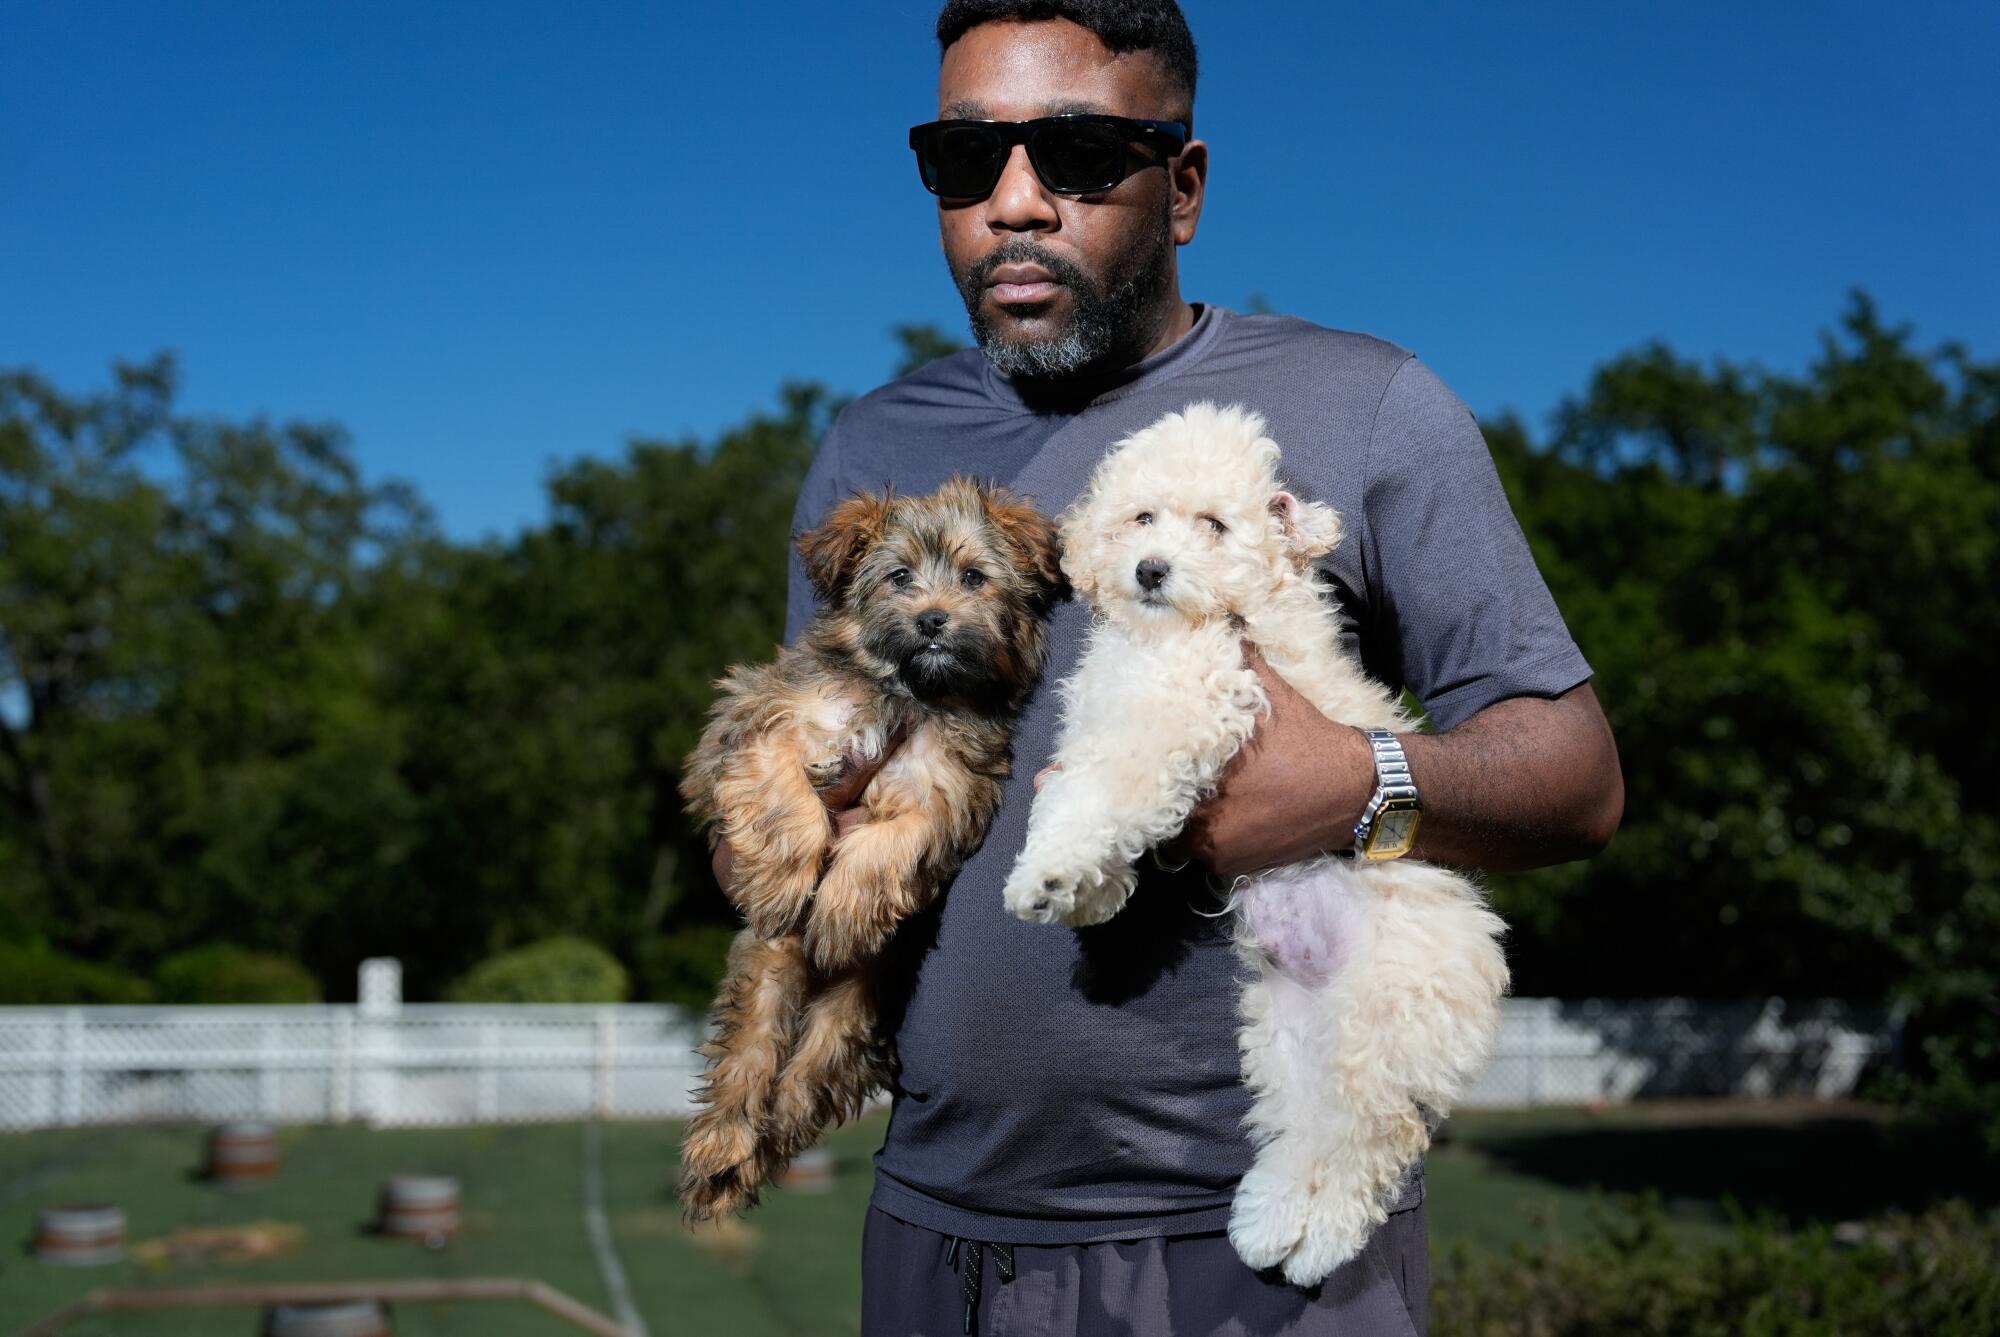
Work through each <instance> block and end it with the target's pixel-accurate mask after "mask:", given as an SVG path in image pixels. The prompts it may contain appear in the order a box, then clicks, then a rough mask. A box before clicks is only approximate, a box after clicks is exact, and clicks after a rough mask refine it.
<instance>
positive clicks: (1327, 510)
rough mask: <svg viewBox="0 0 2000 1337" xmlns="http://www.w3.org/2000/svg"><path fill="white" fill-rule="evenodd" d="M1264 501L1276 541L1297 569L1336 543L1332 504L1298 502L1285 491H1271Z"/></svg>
mask: <svg viewBox="0 0 2000 1337" xmlns="http://www.w3.org/2000/svg"><path fill="white" fill-rule="evenodd" d="M1267 504H1268V507H1269V509H1270V512H1271V524H1272V527H1273V528H1274V529H1276V530H1277V533H1278V541H1279V542H1280V543H1282V544H1283V545H1284V547H1285V552H1286V553H1287V554H1288V555H1289V556H1290V557H1291V559H1292V563H1293V564H1294V565H1295V566H1297V567H1299V568H1300V569H1301V570H1303V569H1304V568H1305V566H1306V564H1307V563H1309V562H1311V561H1312V559H1313V558H1315V557H1324V556H1325V555H1326V554H1328V553H1330V552H1332V551H1333V548H1334V545H1335V544H1336V543H1339V542H1340V517H1339V516H1337V515H1335V514H1334V513H1333V507H1331V506H1327V505H1324V504H1322V503H1320V502H1317V501H1300V500H1299V499H1298V498H1297V497H1294V496H1293V495H1292V494H1291V493H1289V492H1274V493H1272V494H1271V500H1270V502H1269V503H1267Z"/></svg>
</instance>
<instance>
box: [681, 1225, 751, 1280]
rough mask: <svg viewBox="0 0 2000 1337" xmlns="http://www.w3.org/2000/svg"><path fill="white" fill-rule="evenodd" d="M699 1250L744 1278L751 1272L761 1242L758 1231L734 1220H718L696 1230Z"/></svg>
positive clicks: (695, 1237)
mask: <svg viewBox="0 0 2000 1337" xmlns="http://www.w3.org/2000/svg"><path fill="white" fill-rule="evenodd" d="M694 1242H695V1246H696V1247H697V1248H699V1249H700V1250H701V1251H702V1252H703V1253H705V1254H707V1255H708V1256H709V1257H710V1258H713V1259H714V1260H715V1261H716V1262H718V1263H720V1264H722V1266H723V1267H724V1268H725V1269H727V1270H728V1271H730V1272H732V1273H735V1274H736V1275H737V1276H742V1275H744V1274H745V1273H747V1272H749V1270H750V1264H751V1262H752V1260H754V1259H755V1258H756V1256H757V1248H758V1245H759V1244H760V1243H761V1239H760V1237H759V1235H758V1233H757V1231H756V1230H754V1229H753V1228H751V1227H750V1226H747V1225H745V1224H743V1222H741V1221H739V1220H737V1219H736V1218H735V1217H733V1216H722V1217H717V1218H716V1219H715V1220H713V1221H710V1222H709V1223H707V1224H706V1225H701V1226H696V1227H695V1231H694Z"/></svg>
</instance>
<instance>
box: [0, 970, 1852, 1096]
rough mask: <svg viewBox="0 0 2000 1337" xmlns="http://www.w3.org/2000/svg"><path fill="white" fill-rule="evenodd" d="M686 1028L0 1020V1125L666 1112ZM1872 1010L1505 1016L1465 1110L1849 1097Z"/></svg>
mask: <svg viewBox="0 0 2000 1337" xmlns="http://www.w3.org/2000/svg"><path fill="white" fill-rule="evenodd" d="M701 1034H702V1027H701V1021H700V1018H698V1017H695V1016H693V1015H691V1014H689V1013H686V1012H684V1011H682V1010H680V1009H677V1008H672V1007H663V1006H655V1005H649V1004H625V1005H621V1006H616V1007H594V1006H575V1007H554V1006H549V1007H544V1006H511V1005H485V1004H438V1005H415V1006H394V1007H391V1008H388V1009H383V1008H379V1007H377V1008H357V1007H346V1006H324V1007H321V1006H313V1007H72V1008H0V1129H31V1128H49V1127H60V1126H65V1125H75V1124H108V1123H133V1122H141V1121H148V1120H166V1119H190V1120H206V1121H213V1120H224V1119H249V1118H255V1119H269V1120H275V1121H278V1122H282V1123H317V1122H335V1123H340V1122H347V1121H362V1122H366V1123H371V1124H377V1125H421V1124H473V1123H499V1122H510V1121H533V1120H556V1119H581V1118H592V1117H595V1118H608V1119H648V1118H667V1117H672V1116H676V1115H680V1114H685V1113H686V1112H687V1111H688V1109H689V1102H690V1095H691V1092H692V1089H693V1087H694V1085H695V1083H696V1081H697V1080H698V1078H699V1075H700V1072H701V1066H702V1063H701V1059H700V1057H699V1056H698V1055H697V1054H696V1053H695V1046H696V1045H697V1044H698V1043H699V1042H700V1040H701ZM1889 1046H1890V1030H1889V1027H1888V1025H1887V1022H1886V1020H1885V1018H1884V1017H1883V1016H1882V1015H1881V1014H1880V1013H1879V1012H1875V1013H1869V1012H1865V1011H1857V1010H1855V1009H1852V1008H1849V1007H1846V1006H1844V1005H1841V1004H1837V1003H1813V1004H1806V1005H1797V1004H1793V1005H1789V1006H1788V1005H1787V1004H1785V1003H1783V1002H1781V1001H1777V1000H1773V1001H1771V1002H1768V1003H1764V1004H1761V1005H1759V1004H1752V1005H1745V1006H1740V1007H1738V1006H1730V1005H1717V1004H1711V1003H1699V1002H1690V1001H1687V1000H1681V999H1665V1000H1654V1001H1645V1002H1591V1001H1581V1002H1571V1001H1564V1000H1557V999H1541V998H1516V999H1509V1000H1507V1004H1506V1015H1505V1019H1504V1022H1503V1025H1502V1030H1501V1037H1500V1043H1499V1046H1498V1050H1497V1052H1496V1054H1495V1056H1494V1059H1493V1062H1492V1065H1491V1066H1490V1068H1489V1069H1488V1070H1487V1073H1486V1075H1485V1077H1484V1078H1483V1079H1482V1080H1481V1081H1480V1083H1479V1085H1478V1086H1477V1088H1476V1089H1475V1090H1474V1091H1473V1092H1472V1094H1471V1097H1470V1099H1468V1100H1467V1101H1466V1102H1465V1104H1467V1105H1471V1106H1514V1105H1551V1104H1564V1105H1568V1104H1584V1103H1590V1102H1594V1101H1624V1100H1632V1099H1643V1098H1648V1097H1654V1096H1682V1095H1720V1096H1727V1095H1744V1096H1773V1095H1804V1096H1817V1097H1832V1096H1839V1095H1845V1094H1848V1093H1849V1092H1851V1091H1853V1090H1854V1088H1855V1085H1856V1083H1857V1081H1859V1080H1860V1078H1861V1077H1862V1075H1863V1074H1864V1072H1865V1071H1866V1070H1867V1068H1868V1066H1869V1065H1870V1064H1871V1063H1874V1062H1876V1061H1878V1060H1879V1059H1880V1058H1881V1057H1882V1056H1883V1055H1884V1054H1885V1053H1886V1052H1887V1050H1888V1049H1889Z"/></svg>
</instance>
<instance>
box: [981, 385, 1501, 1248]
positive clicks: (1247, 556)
mask: <svg viewBox="0 0 2000 1337" xmlns="http://www.w3.org/2000/svg"><path fill="white" fill-rule="evenodd" d="M1277 464H1278V447H1277V446H1276V445H1275V444H1274V443H1273V442H1272V441H1271V440H1270V439H1269V438H1268V437H1267V436H1266V435H1265V426H1264V421H1263V419H1261V418H1260V417H1258V416H1257V415H1256V414H1254V413H1249V412H1247V411H1245V410H1242V409H1240V408H1228V409H1218V408H1216V407H1214V406H1213V405H1209V404H1196V405H1193V406H1191V407H1190V408H1188V409H1187V410H1186V411H1185V412H1183V413H1174V414H1168V415H1167V416H1166V417H1164V418H1162V419H1161V420H1160V421H1158V422H1156V423H1154V424H1153V425H1152V426H1150V427H1147V428H1145V429H1144V430H1142V431H1140V432H1138V433H1135V434H1134V435H1133V436H1131V437H1128V438H1127V439H1126V440H1125V441H1123V442H1121V443H1120V444H1119V445H1118V446H1117V447H1116V448H1114V450H1113V451H1112V453H1111V454H1109V455H1108V456H1107V457H1106V458H1105V459H1104V460H1103V462H1102V463H1101V464H1100V465H1099V466H1098V469H1097V472H1096V474H1095V475H1094V476H1093V478H1092V480H1091V484H1090V487H1089V489H1088V490H1087V491H1086V492H1085V494H1084V496H1083V498H1082V499H1081V500H1080V501H1078V502H1077V504H1076V505H1075V506H1074V507H1073V508H1072V509H1071V510H1070V511H1069V512H1068V513H1066V514H1065V515H1064V517H1063V521H1062V536H1063V544H1064V552H1063V566H1064V569H1065V570H1066V571H1067V573H1068V574H1069V577H1070V580H1071V581H1072V582H1073V583H1074V585H1075V587H1076V589H1077V591H1078V592H1079V593H1081V594H1083V595H1085V596H1086V597H1088V598H1089V599H1090V600H1091V601H1092V603H1093V604H1094V606H1095V608H1096V612H1097V617H1096V620H1095V622H1094V623H1093V625H1092V628H1091V633H1090V641H1089V644H1088V646H1087V647H1086V649H1085V651H1084V655H1083V659H1082V661H1081V663H1080V664H1079V665H1078V667H1077V670H1076V672H1075V674H1074V675H1073V676H1072V677H1070V678H1069V679H1068V680H1066V681H1065V682H1064V683H1063V684H1062V686H1061V691H1062V696H1063V703H1064V718H1063V726H1062V733H1061V736H1060V738H1059V740H1058V742H1057V747H1056V756H1055V760H1056V761H1057V762H1058V763H1059V764H1060V769H1058V770H1056V771H1054V772H1053V773H1052V774H1051V775H1050V777H1049V779H1048V783H1047V785H1046V786H1045V787H1044V788H1043V790H1042V791H1041V793H1040V794H1039V795H1038V796H1037V797H1036V800H1035V806H1034V810H1033V812H1032V814H1031V815H1030V818H1029V823H1028V837H1027V842H1026V844H1025V846H1024V848H1023V850H1022V853H1021V856H1020V858H1019V860H1018V861H1017V862H1016V864H1015V866H1014V870H1013V873H1012V874H1011V876H1010V877H1009V879H1008V882H1007V887H1006V892H1005V895H1006V901H1007V906H1008V908H1009V909H1010V910H1012V911H1013V912H1014V913H1015V914H1017V915H1019V916H1020V917H1022V918H1024V919H1028V920H1032V921H1039V922H1044V923H1047V922H1056V921H1060V922H1062V923H1067V924H1072V925H1083V924H1095V923H1099V922H1101V921H1103V920H1105V919H1108V918H1110V917H1111V916H1112V915H1114V914H1116V913H1117V912H1118V910H1119V909H1120V907H1122V906H1123V905H1124V903H1125V900H1126V898H1127V897H1128V896H1129V895H1130V894H1131V891H1132V887H1133V884H1134V881H1135V874H1134V871H1133V861H1134V860H1135V859H1137V858H1138V857H1139V856H1140V855H1141V854H1143V853H1145V852H1146V851H1147V850H1148V849H1150V848H1152V847H1154V846H1156V845H1158V844H1160V843H1161V842H1163V841H1165V840H1168V839H1170V838H1172V837H1173V836H1175V835H1177V834H1178V833H1179V832H1180V830H1181V828H1182V826H1183V825H1185V823H1186V822H1187V819H1188V815H1189V812H1190V811H1191V810H1192V809H1193V807H1194V806H1195V804H1196V803H1198V802H1200V801H1201V799H1203V798H1204V797H1206V796H1207V795H1208V794H1210V793H1212V792H1213V791H1214V788H1215V785H1216V782H1217V779H1218V778H1219V777H1220V775H1221V773H1222V770H1223V767H1224V766H1225V765H1226V764H1227V763H1228V762H1229V760H1230V759H1231V758H1232V757H1234V756H1235V755H1236V753H1237V751H1238V750H1239V749H1240V748H1241V747H1242V746H1243V744H1244V743H1245V742H1246V741H1247V740H1248V739H1249V737H1250V735H1251V734H1252V732H1253V731H1254V730H1255V729H1256V726H1257V718H1258V716H1259V715H1260V714H1261V713H1263V712H1264V711H1265V710H1266V709H1268V705H1269V702H1268V699H1267V698H1266V696H1265V693H1264V690H1263V686H1262V684H1261V683H1260V681H1259V680H1258V677H1257V674H1256V673H1255V672H1254V671H1253V670H1252V669H1251V668H1249V667H1248V666H1247V665H1246V664H1245V663H1244V659H1243V653H1242V642H1243V641H1245V640H1248V641H1250V642H1252V643H1253V644H1255V645H1256V646H1257V647H1258V648H1259V650H1260V651H1261V652H1262V654H1263V655H1264V658H1265V660H1266V661H1267V662H1268V663H1269V664H1270V666H1271V667H1272V668H1273V669H1274V670H1275V671H1276V672H1277V673H1278V674H1279V675H1280V676H1282V677H1283V678H1284V679H1285V680H1286V681H1287V682H1289V683H1291V684H1292V685H1293V686H1294V687H1296V688H1297V689H1298V690H1299V692H1300V693H1301V694H1303V695H1304V696H1305V697H1306V698H1307V699H1308V700H1310V701H1311V702H1312V703H1313V705H1314V706H1316V707H1317V708H1318V709H1319V710H1320V711H1321V712H1322V713H1323V714H1325V715H1326V716H1327V717H1328V718H1330V719H1334V720H1338V721H1340V722H1342V723H1345V724H1351V725H1354V726H1356V727H1358V728H1383V729H1391V730H1402V731H1407V730H1409V729H1410V728H1411V727H1412V723H1411V720H1410V718H1409V717H1408V716H1407V715H1406V714H1404V712H1403V710H1402V708H1401V707H1400V705H1399V704H1398V703H1397V700H1396V698H1395V697H1394V696H1393V695H1392V694H1391V693H1390V692H1389V691H1388V690H1387V689H1386V688H1384V687H1383V686H1382V685H1381V684H1379V683H1375V682H1371V681H1369V680H1368V679H1367V678H1366V677H1364V676H1363V674H1362V673H1361V670H1360V668H1359V666H1358V665H1357V664H1355V663H1354V662H1352V661H1351V660H1350V659H1349V658H1348V657H1347V656H1346V655H1344V654H1343V653H1341V651H1340V648H1339V646H1340V641H1339V624H1338V620H1337V610H1336V609H1335V607H1334V606H1333V604H1332V603H1331V602H1330V601H1329V600H1328V599H1326V598H1324V597H1323V596H1322V595H1321V594H1320V592H1319V590H1318V588H1317V586H1316V584H1315V582H1314V580H1313V577H1312V566H1311V564H1312V560H1313V559H1314V558H1316V557H1319V556H1321V555H1323V554H1325V553H1328V552H1331V551H1332V550H1333V547H1334V545H1335V544H1336V543H1337V542H1338V541H1339V537H1340V525H1339V520H1338V518H1337V517H1336V516H1335V515H1334V513H1333V511H1332V510H1330V509H1329V508H1328V507H1326V506H1323V505H1319V504H1316V503H1310V502H1303V501H1300V500H1298V499H1297V498H1295V497H1294V496H1292V494H1291V493H1289V492H1287V491H1285V490H1284V489H1283V488H1282V486H1281V485H1280V483H1279V481H1278V475H1277ZM1230 905H1231V909H1232V911H1233V915H1234V925H1235V931H1236V937H1237V942H1238V946H1239V951H1240V952H1241V954H1242V957H1243V962H1244V965H1245V972H1246V976H1247V982H1246V984H1245V986H1244V991H1243V994H1242V1001H1241V1018H1242V1022H1243V1028H1242V1031H1241V1032H1240V1042H1241V1047H1242V1053H1243V1073H1244V1078H1245V1080H1246V1081H1247V1082H1248V1083H1249V1085H1250V1087H1251V1089H1252V1092H1253V1095H1254V1100H1253V1103H1252V1106H1251V1111H1250V1115H1249V1119H1248V1122H1249V1125H1250V1132H1251V1135H1252V1138H1253V1140H1254V1142H1255V1143H1256V1146H1257V1155H1256V1159H1255V1161H1254V1162H1253V1163H1252V1165H1251V1168H1250V1170H1249V1172H1248V1173H1247V1174H1246V1175H1245V1176H1244V1178H1243V1182H1242V1184H1241V1185H1240V1186H1239V1187H1238V1189H1237V1193H1236V1200H1235V1203H1234V1205H1233V1207H1232V1209H1231V1215H1230V1224H1229V1236H1230V1240H1231V1242H1232V1243H1233V1244H1234V1245H1235V1247H1236V1250H1237V1252H1238V1253H1239V1254H1240V1255H1241V1256H1242V1258H1243V1260H1244V1261H1245V1262H1247V1263H1249V1264H1250V1265H1251V1266H1252V1267H1256V1268H1266V1267H1274V1266H1276V1267H1281V1268H1282V1269H1283V1271H1284V1275H1285V1277H1286V1278H1287V1279H1288V1280H1290V1281H1292V1282H1294V1283H1296V1284H1299V1285H1311V1284H1313V1283H1315V1282H1318V1281H1320V1280H1322V1279H1323V1278H1325V1277H1326V1276H1327V1275H1328V1274H1329V1273H1330V1272H1332V1271H1333V1269H1334V1268H1335V1267H1337V1266H1339V1265H1340V1264H1341V1263H1343V1262H1345V1261H1346V1260H1348V1259H1349V1258H1352V1257H1354V1256H1355V1255H1356V1254H1357V1253H1358V1252H1359V1251H1360V1250H1361V1248H1362V1246H1363V1245H1364V1244H1365V1243H1366V1242H1367V1239H1368V1236H1369V1234H1370V1233H1371V1232H1372V1231H1373V1229H1374V1228H1375V1227H1376V1226H1377V1225H1379V1224H1380V1223H1381V1222H1382V1221H1383V1220H1384V1218H1385V1217H1386V1215H1387V1207H1388V1205H1389V1204H1390V1202H1392V1201H1393V1199H1394V1197H1395V1196H1396V1193H1397V1191H1398V1190H1399V1189H1400V1187H1401V1185H1402V1182H1403V1179H1404V1177H1405V1176H1406V1175H1407V1174H1408V1172H1409V1170H1410V1168H1411V1167H1412V1165H1414V1163H1415V1162H1416V1160H1417V1158H1418V1157H1419V1156H1421V1155H1422V1154H1423V1151H1424V1149H1425V1147H1426V1146H1428V1145H1429V1140H1430V1129H1431V1127H1432V1124H1431V1123H1430V1121H1429V1119H1428V1118H1427V1117H1426V1112H1427V1111H1428V1112H1429V1114H1430V1115H1431V1116H1432V1117H1436V1116H1441V1115H1443V1114H1444V1113H1445V1112H1447V1111H1448V1110H1449V1109H1450V1107H1451V1105H1452V1104H1453V1102H1454V1101H1455V1100H1456V1099H1457V1097H1458V1095H1459V1094H1460V1093H1461V1092H1462V1091H1463V1089H1464V1087H1465V1086H1466V1084H1467V1083H1469V1082H1470V1081H1471V1080H1472V1078H1473V1077H1474V1076H1475V1075H1476V1074H1477V1072H1478V1071H1479V1069H1480V1067H1481V1066H1482V1065H1483V1064H1484V1062H1485V1059H1486V1057H1487V1055H1488V1054H1489V1053H1490V1052H1491V1048H1492V1044H1493V1039H1494V1035H1495V1033H1496V1031H1497V1030H1498V1026H1499V1011H1500V998H1501V995H1502V994H1504V993H1505V992H1506V988H1507V966H1506V960H1505V957H1504V956H1503V955H1502V953H1501V950H1500V945H1499V941H1498V939H1499V935H1500V932H1501V928H1502V926H1501V923H1500V920H1499V919H1498V918H1497V917H1496V916H1495V915H1494V914H1493V913H1492V912H1491V911H1490V910H1488V909H1487V908H1486V906H1485V903H1484V901H1483V900H1482V899H1481V897H1480V894H1479V891H1478V889H1477V888H1476V887H1475V886H1473V884H1472V883H1471V882H1469V881H1468V880H1467V879H1465V878H1463V877H1461V876H1459V875H1458V874H1456V873H1453V872H1450V871H1448V870H1446V869H1442V868H1437V867H1432V866H1429V865H1426V864H1422V863H1418V862H1416V861H1414V860H1410V859H1402V860H1397V861H1394V862H1386V863H1368V862H1362V861H1349V860H1344V859H1334V858H1320V859H1315V860H1312V861H1310V862H1307V863H1303V864H1298V865H1294V866H1292V867H1288V868H1280V869H1276V870H1273V871H1271V872H1268V873H1263V874H1259V875H1257V876H1256V877H1253V878H1244V879H1238V882H1237V885H1236V888H1235V891H1234V894H1233V895H1232V897H1231V900H1230Z"/></svg>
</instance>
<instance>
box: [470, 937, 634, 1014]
mask: <svg viewBox="0 0 2000 1337" xmlns="http://www.w3.org/2000/svg"><path fill="white" fill-rule="evenodd" d="M629 992H630V986H629V983H628V981H627V980H626V977H625V967H624V966H621V965H619V964H618V958H617V957H615V956H613V955H611V953H609V952H607V951H605V950H604V949H603V948H602V947H599V946H598V945H597V944H596V943H594V942H585V941H583V939H581V938H548V939H546V940H544V941H542V942H537V943H530V944H529V945H528V946H526V947H517V948H515V949H514V950H513V951H511V952H502V953H500V954H499V955H498V956H490V957H488V958H486V960H484V961H481V962H480V963H479V964H478V965H476V966H474V967H473V968H472V969H471V970H468V971H466V972H465V974H464V975H463V976H461V977H460V979H459V981H458V982H457V983H456V984H454V985H452V986H451V989H450V997H451V1000H452V1001H453V1002H455V1003H622V1002H624V1001H625V999H626V997H627V996H628V994H629Z"/></svg>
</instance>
